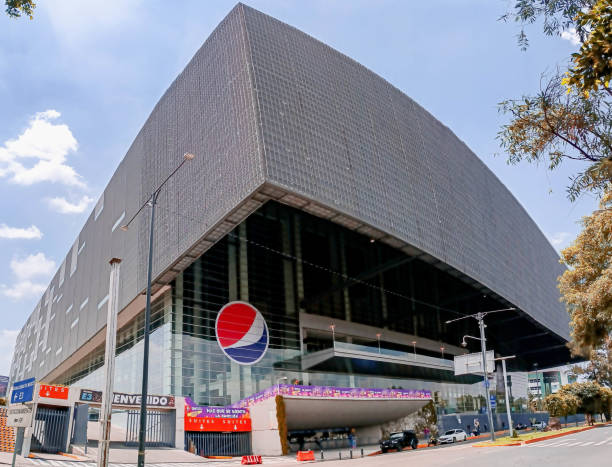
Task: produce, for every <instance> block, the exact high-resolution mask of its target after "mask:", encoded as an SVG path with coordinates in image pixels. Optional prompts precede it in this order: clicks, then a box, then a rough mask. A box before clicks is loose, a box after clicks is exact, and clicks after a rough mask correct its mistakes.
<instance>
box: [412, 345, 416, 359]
mask: <svg viewBox="0 0 612 467" xmlns="http://www.w3.org/2000/svg"><path fill="white" fill-rule="evenodd" d="M412 350H414V361H415V362H416V341H412Z"/></svg>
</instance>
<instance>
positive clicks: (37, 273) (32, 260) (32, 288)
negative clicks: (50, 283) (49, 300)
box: [0, 253, 56, 300]
mask: <svg viewBox="0 0 612 467" xmlns="http://www.w3.org/2000/svg"><path fill="white" fill-rule="evenodd" d="M55 269H56V268H55V261H53V260H52V259H49V258H47V257H46V256H45V254H44V253H36V254H35V255H29V256H27V257H25V258H23V259H17V258H13V260H12V261H11V270H12V271H13V274H14V275H15V279H16V281H15V283H14V284H13V285H10V286H8V285H4V284H3V285H2V286H1V287H0V291H1V292H2V294H3V295H5V296H6V297H9V298H11V299H13V300H21V299H23V298H30V297H38V296H40V295H41V294H42V293H43V292H44V291H45V290H46V289H47V286H46V285H45V282H46V280H48V279H49V278H50V277H51V275H52V274H53V272H54V271H55Z"/></svg>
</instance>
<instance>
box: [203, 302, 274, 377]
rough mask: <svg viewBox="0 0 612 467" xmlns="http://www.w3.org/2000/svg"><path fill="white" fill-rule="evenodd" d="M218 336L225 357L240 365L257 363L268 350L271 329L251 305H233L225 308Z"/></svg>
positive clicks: (244, 303) (243, 303)
mask: <svg viewBox="0 0 612 467" xmlns="http://www.w3.org/2000/svg"><path fill="white" fill-rule="evenodd" d="M215 333H216V335H217V343H218V344H219V347H221V350H222V351H223V353H224V354H225V355H226V356H227V358H229V359H230V360H232V361H234V362H236V363H238V364H240V365H253V364H255V363H257V362H258V361H259V360H261V359H262V358H263V356H264V355H265V353H266V350H268V343H269V341H270V338H269V334H268V325H267V324H266V320H264V317H263V316H262V314H261V313H260V312H259V310H257V308H255V307H254V306H253V305H251V304H250V303H246V302H238V301H237V302H230V303H228V304H227V305H225V306H224V307H223V308H221V311H219V314H218V315H217V321H216V323H215Z"/></svg>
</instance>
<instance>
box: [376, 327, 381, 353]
mask: <svg viewBox="0 0 612 467" xmlns="http://www.w3.org/2000/svg"><path fill="white" fill-rule="evenodd" d="M380 336H381V334H380V332H377V333H376V339H377V340H378V353H380Z"/></svg>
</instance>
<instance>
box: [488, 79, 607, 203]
mask: <svg viewBox="0 0 612 467" xmlns="http://www.w3.org/2000/svg"><path fill="white" fill-rule="evenodd" d="M566 79H567V78H563V76H562V74H561V73H560V72H559V71H557V73H555V74H553V75H551V76H543V77H542V82H543V83H544V85H543V87H542V88H541V90H540V92H539V93H537V94H536V95H534V96H523V97H522V98H521V99H510V100H506V101H503V102H500V103H499V104H498V108H499V111H500V112H501V113H504V114H507V115H509V116H510V121H509V123H507V124H505V125H503V126H502V127H501V129H500V131H499V132H498V134H497V139H498V141H499V142H500V146H501V147H502V148H503V149H504V150H505V151H506V154H507V162H508V163H509V164H518V163H520V162H524V161H526V162H530V163H536V164H539V163H545V164H546V166H547V167H548V169H549V170H554V169H556V168H557V167H559V166H560V165H561V164H562V163H563V161H564V160H566V159H572V160H578V161H582V162H585V163H586V164H588V166H587V167H586V168H585V170H584V171H582V172H579V173H578V174H576V175H575V176H574V177H573V179H572V180H571V183H570V185H569V186H568V197H569V198H570V199H571V200H572V201H573V200H575V199H576V198H577V197H578V196H580V195H581V194H582V193H583V192H586V191H591V192H594V193H596V194H601V193H602V191H603V190H604V189H605V186H606V183H607V182H608V181H610V180H612V106H611V101H612V99H611V97H612V96H610V94H609V93H608V92H607V91H605V90H603V89H599V90H595V91H593V92H592V93H590V95H589V96H586V95H585V94H584V93H582V92H569V93H568V92H567V88H566V87H565V86H564V85H563V84H562V82H563V81H564V80H566Z"/></svg>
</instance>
